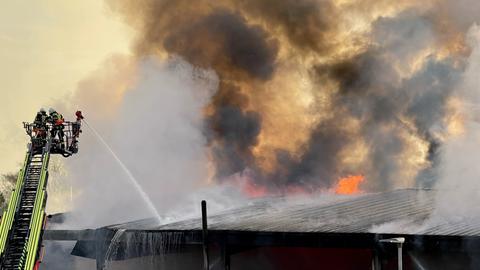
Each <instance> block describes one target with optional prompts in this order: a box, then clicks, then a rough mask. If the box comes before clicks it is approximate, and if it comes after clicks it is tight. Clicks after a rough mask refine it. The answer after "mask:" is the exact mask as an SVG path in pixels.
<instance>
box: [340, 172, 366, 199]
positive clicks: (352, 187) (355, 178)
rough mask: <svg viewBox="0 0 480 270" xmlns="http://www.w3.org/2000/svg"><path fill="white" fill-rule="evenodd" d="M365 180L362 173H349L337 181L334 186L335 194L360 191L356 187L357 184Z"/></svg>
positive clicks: (348, 193)
mask: <svg viewBox="0 0 480 270" xmlns="http://www.w3.org/2000/svg"><path fill="white" fill-rule="evenodd" d="M364 180H365V177H363V175H349V176H347V177H344V178H341V179H340V180H339V181H338V184H337V187H336V188H335V193H336V194H343V195H351V194H357V193H360V192H361V190H360V189H359V188H358V185H360V183H362V182H363V181H364Z"/></svg>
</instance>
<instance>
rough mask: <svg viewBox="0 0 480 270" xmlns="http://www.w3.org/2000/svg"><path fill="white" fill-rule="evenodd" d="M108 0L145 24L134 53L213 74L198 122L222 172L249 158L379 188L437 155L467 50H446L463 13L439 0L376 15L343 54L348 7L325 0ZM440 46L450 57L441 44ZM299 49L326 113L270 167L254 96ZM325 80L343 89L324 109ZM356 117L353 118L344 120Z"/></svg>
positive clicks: (275, 175)
mask: <svg viewBox="0 0 480 270" xmlns="http://www.w3.org/2000/svg"><path fill="white" fill-rule="evenodd" d="M371 5H372V3H370V1H364V2H359V3H355V4H352V5H351V7H350V8H351V9H352V10H353V11H357V12H358V10H362V11H363V12H366V13H368V11H366V10H368V9H369V8H371ZM111 6H112V7H113V8H114V9H116V10H119V11H121V12H122V13H123V14H124V15H125V17H126V19H127V20H128V21H129V22H130V23H132V24H133V25H134V26H135V27H136V28H137V29H139V30H140V35H139V39H138V42H137V48H138V53H139V54H140V55H145V54H150V53H155V52H156V51H162V52H166V53H167V54H168V55H180V56H181V57H183V58H184V59H185V60H187V61H188V62H190V63H192V64H194V65H195V66H198V67H202V68H211V69H213V70H215V72H216V73H217V74H218V76H219V79H220V84H219V89H218V92H217V93H216V95H215V96H214V97H213V99H212V102H211V104H210V105H209V106H208V108H207V113H206V115H207V116H206V117H205V128H206V131H205V133H206V134H207V137H208V139H209V144H210V146H211V150H212V154H213V158H214V162H215V165H216V172H217V176H218V177H220V178H221V177H224V176H228V175H231V174H234V173H239V172H242V171H244V170H247V169H248V170H249V171H251V172H252V175H254V179H255V180H256V181H257V182H258V183H260V184H263V185H267V186H269V187H271V188H272V189H280V190H283V189H285V188H288V187H292V186H293V187H298V186H300V187H304V188H305V189H312V190H316V189H318V188H328V187H331V186H332V184H333V183H334V182H335V181H336V180H337V179H338V177H340V176H345V175H348V174H358V173H362V174H364V175H365V176H366V178H367V179H368V180H369V181H368V184H367V186H366V188H368V189H370V190H384V189H389V188H392V187H394V186H398V182H399V181H400V182H401V181H403V180H404V179H401V178H402V177H403V176H402V173H404V171H405V168H406V165H405V162H406V160H405V156H406V155H408V154H410V155H424V156H415V157H414V158H417V159H419V160H424V161H425V164H423V165H422V166H424V167H425V168H416V170H418V171H419V173H417V175H413V176H411V175H410V176H408V177H411V178H416V177H418V178H419V179H418V181H419V182H422V181H423V180H422V179H423V178H424V177H425V175H430V174H431V170H432V169H434V168H435V166H436V163H437V162H438V161H439V159H438V158H437V157H436V155H437V154H438V151H437V150H438V148H439V145H440V143H441V142H440V140H439V139H438V138H437V137H438V135H439V134H442V133H444V132H445V125H446V123H445V122H444V121H445V115H446V106H447V101H448V99H449V98H450V97H451V96H452V93H453V91H454V89H455V85H456V84H457V82H458V80H459V78H460V75H461V73H462V71H463V69H464V64H463V62H464V61H465V58H464V54H463V53H464V50H462V49H458V50H453V49H452V50H451V52H450V51H448V50H450V47H449V46H448V44H449V42H452V41H453V40H456V37H457V35H460V36H461V35H464V34H465V33H464V32H456V31H459V29H464V28H462V25H463V24H464V23H465V22H462V24H461V23H460V22H457V20H450V19H449V16H446V15H445V13H442V12H440V7H433V8H432V9H430V10H425V9H421V10H420V9H418V8H417V9H415V8H411V9H405V10H403V11H401V12H398V13H397V14H395V15H391V16H388V17H379V18H378V19H376V20H374V21H373V23H372V24H371V31H370V32H369V33H366V34H365V36H362V37H359V38H364V39H367V40H368V42H366V43H365V44H363V47H362V46H359V47H358V48H356V49H355V50H352V52H353V53H350V54H345V55H346V56H343V57H338V55H337V54H333V52H335V50H336V47H341V46H342V44H341V42H340V40H341V39H340V38H338V36H337V35H336V33H337V32H338V31H340V30H339V29H340V25H341V23H342V21H341V20H342V16H341V15H342V12H344V11H343V10H340V9H338V6H337V5H336V4H334V3H333V2H331V1H327V0H326V1H316V0H315V1H314V0H301V1H294V0H284V1H273V0H266V1H254V0H243V1H239V0H238V1H237V0H222V1H215V2H211V1H207V0H199V1H195V2H191V1H186V0H179V1H172V0H165V1H153V0H143V1H130V0H124V1H120V2H115V3H111ZM347 8H348V7H347ZM442 16H443V17H442ZM470 22H471V19H470ZM459 40H460V41H461V39H459ZM460 41H459V44H461V42H460ZM442 50H443V51H444V52H445V54H448V57H439V56H438V55H439V54H436V52H438V51H442ZM447 51H448V52H447ZM280 52H283V54H282V55H280ZM428 52H431V55H428ZM304 56H310V58H308V57H307V58H308V59H310V60H311V59H313V60H311V61H310V62H306V63H305V66H306V67H307V69H309V70H310V77H309V78H308V79H309V80H311V81H312V82H314V84H315V86H314V88H315V90H316V92H315V93H314V96H315V98H318V99H316V100H315V102H314V103H313V104H312V105H311V108H310V109H311V110H312V111H316V112H318V113H319V114H322V115H327V117H324V118H323V119H322V120H321V121H317V122H316V123H314V124H313V125H312V126H311V134H310V135H309V139H308V140H307V142H306V143H304V144H303V145H301V146H300V149H301V151H300V152H301V153H300V155H296V156H294V155H292V153H290V152H289V151H287V150H286V149H283V148H282V147H279V148H278V149H275V152H276V153H277V154H276V164H277V166H276V167H275V171H273V172H271V171H269V172H267V171H264V170H263V169H261V166H259V165H258V164H257V161H258V160H256V157H255V156H254V154H253V148H254V147H255V146H257V144H258V141H259V137H258V136H259V135H260V134H262V127H264V126H265V125H264V123H262V121H264V119H265V117H264V114H263V110H262V106H261V105H259V104H262V100H257V99H258V97H259V96H261V97H262V98H266V99H268V98H269V95H268V94H265V92H264V91H265V85H267V84H268V83H269V82H271V81H272V80H275V78H276V76H277V74H276V72H277V71H278V70H279V68H280V67H282V64H283V63H288V61H289V60H290V59H294V60H293V61H294V62H296V63H298V62H300V63H302V62H303V61H304V60H305V59H304V58H303V57H304ZM325 59H327V61H326V60H325ZM419 60H420V61H419ZM415 65H418V67H416V68H415V69H414V68H412V66H415ZM292 72H295V70H292ZM327 83H334V84H336V85H338V89H337V91H335V92H332V93H330V95H329V98H330V99H329V100H328V102H329V104H330V105H331V106H330V108H331V109H329V110H331V111H329V112H324V111H322V110H324V109H325V106H324V103H325V101H324V99H325V95H324V94H325V91H330V90H326V88H325V87H323V86H324V85H325V84H327ZM287 91H288V90H287ZM258 93H263V94H262V95H258ZM274 94H275V93H274V92H273V93H272V94H271V95H274ZM352 122H356V123H360V124H359V127H358V128H356V129H355V130H351V129H349V128H348V126H349V125H350V124H351V123H352ZM412 123H413V124H412ZM285 132H295V131H292V130H288V129H287V130H286V131H285ZM407 137H412V138H415V139H418V140H420V141H421V142H423V143H427V144H428V145H429V146H428V153H427V154H423V153H420V152H415V151H413V150H412V149H411V148H412V147H415V145H414V143H412V142H411V141H408V139H407ZM359 142H361V143H363V144H364V145H365V146H366V147H367V148H368V153H366V155H367V157H366V158H365V160H366V161H365V162H363V163H362V164H357V165H356V167H355V166H353V167H352V166H350V167H345V166H344V161H343V160H342V157H343V156H342V155H344V154H345V151H347V150H349V147H351V145H353V144H355V143H359ZM352 155H356V153H352ZM409 166H410V165H409ZM412 166H413V165H412ZM418 166H420V165H418ZM409 168H410V167H409ZM427 182H428V181H427Z"/></svg>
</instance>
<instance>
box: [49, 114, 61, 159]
mask: <svg viewBox="0 0 480 270" xmlns="http://www.w3.org/2000/svg"><path fill="white" fill-rule="evenodd" d="M48 113H49V114H50V115H49V119H48V120H49V122H50V123H51V124H52V131H51V133H50V134H51V135H52V139H53V140H56V137H57V135H58V142H59V144H60V148H61V149H62V150H63V149H65V141H64V137H65V133H64V132H63V130H64V129H65V126H64V125H63V123H64V122H65V120H64V119H63V115H61V114H59V113H58V112H57V111H55V110H54V109H52V108H50V110H49V111H48Z"/></svg>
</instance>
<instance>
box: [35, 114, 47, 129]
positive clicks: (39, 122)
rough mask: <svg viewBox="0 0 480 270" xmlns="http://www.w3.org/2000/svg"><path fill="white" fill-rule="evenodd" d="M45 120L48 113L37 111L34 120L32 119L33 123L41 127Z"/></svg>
mask: <svg viewBox="0 0 480 270" xmlns="http://www.w3.org/2000/svg"><path fill="white" fill-rule="evenodd" d="M47 120H48V115H47V114H46V113H43V112H38V113H37V116H35V120H34V121H33V123H34V124H35V126H37V127H43V126H45V124H46V123H47Z"/></svg>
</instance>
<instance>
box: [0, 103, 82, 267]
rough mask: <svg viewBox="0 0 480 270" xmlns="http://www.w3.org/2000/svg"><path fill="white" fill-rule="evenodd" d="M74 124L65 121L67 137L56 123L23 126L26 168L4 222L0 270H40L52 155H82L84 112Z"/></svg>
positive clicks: (2, 221)
mask: <svg viewBox="0 0 480 270" xmlns="http://www.w3.org/2000/svg"><path fill="white" fill-rule="evenodd" d="M76 116H77V120H76V121H74V122H69V121H66V122H62V123H61V125H62V129H63V132H64V136H63V138H62V137H60V135H58V133H57V134H55V132H53V131H52V130H53V129H54V125H55V123H47V122H45V123H44V124H42V125H40V126H39V125H38V124H30V123H23V125H24V128H25V130H26V132H27V134H28V135H29V136H30V139H31V140H30V143H29V144H28V149H27V153H26V156H25V161H24V163H23V167H22V169H21V170H20V172H19V174H18V178H17V182H16V185H15V188H14V189H13V191H12V195H11V197H10V200H9V203H8V206H7V208H6V210H5V211H4V213H3V216H2V220H1V223H0V270H13V269H15V270H37V269H38V268H39V265H40V262H41V257H42V248H41V245H42V235H43V231H44V229H45V222H46V215H45V206H46V202H47V182H48V163H49V161H50V157H51V155H55V154H58V155H62V156H64V157H69V156H71V155H73V154H76V153H77V152H78V137H79V135H80V133H81V120H82V119H83V116H82V114H81V112H80V111H78V112H77V113H76Z"/></svg>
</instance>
